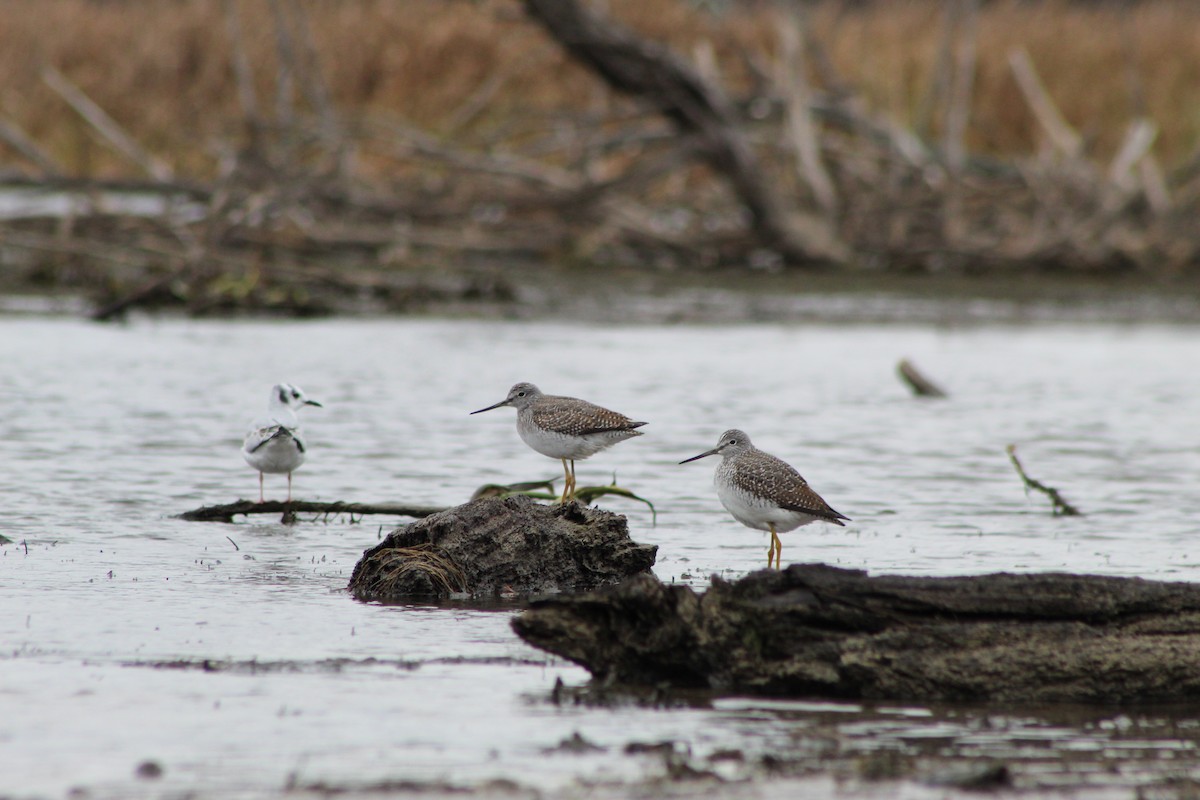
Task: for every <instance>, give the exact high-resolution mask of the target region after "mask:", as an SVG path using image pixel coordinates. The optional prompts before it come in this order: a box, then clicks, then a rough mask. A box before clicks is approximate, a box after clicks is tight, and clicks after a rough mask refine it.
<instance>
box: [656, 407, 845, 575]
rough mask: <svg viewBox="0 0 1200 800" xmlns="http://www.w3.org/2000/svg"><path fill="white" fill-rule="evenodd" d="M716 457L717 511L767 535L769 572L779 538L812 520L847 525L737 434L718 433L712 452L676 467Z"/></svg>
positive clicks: (791, 473)
mask: <svg viewBox="0 0 1200 800" xmlns="http://www.w3.org/2000/svg"><path fill="white" fill-rule="evenodd" d="M715 455H719V456H721V463H720V464H719V465H718V466H717V471H716V474H715V475H714V476H713V485H714V486H716V488H717V497H719V498H720V500H721V505H723V506H725V508H726V509H727V510H728V511H729V513H730V514H732V515H733V518H734V519H736V520H737V521H738V522H740V523H742V524H743V525H745V526H746V527H748V528H754V529H755V530H760V531H770V532H771V547H770V549H769V550H767V568H768V569H770V567H771V565H772V563H774V565H775V568H776V569H779V567H780V558H781V556H782V553H783V543H782V542H781V541H779V534H780V533H787V532H788V531H792V530H795V529H796V528H799V527H800V526H801V525H807V524H808V523H810V522H816V521H817V520H821V521H823V522H831V523H833V524H834V525H843V524H844V523H843V522H842V520H847V521H849V519H850V518H849V517H847V516H845V515H844V514H841V513H839V512H837V511H834V510H833V509H832V508H830V506H829V504H828V503H826V502H825V501H824V500H822V499H821V496H820V495H819V494H817V493H816V492H814V491H813V490H812V489H810V488H809V486H808V481H806V480H804V478H802V477H801V476H800V473H799V472H797V471H796V470H795V469H794V468H793V467H792V466H791V465H790V464H788V463H787V462H786V461H783V460H782V459H779V458H776V457H775V456H773V455H771V454H770V453H764V452H763V451H762V450H759V449H758V448H757V447H755V446H754V443H753V442H751V441H750V437H749V436H747V435H746V434H745V433H743V432H742V431H739V430H736V429H735V430H729V431H725V432H724V433H722V434H721V438H720V439H719V440H718V441H717V446H716V447H714V448H713V449H712V450H706V451H705V452H703V453H701V454H700V455H698V456H692V457H691V458H687V459H684V460H683V461H680V462H679V463H680V464H686V463H688V462H689V461H695V460H696V459H698V458H705V457H706V456H715Z"/></svg>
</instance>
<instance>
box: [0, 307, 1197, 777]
mask: <svg viewBox="0 0 1200 800" xmlns="http://www.w3.org/2000/svg"><path fill="white" fill-rule="evenodd" d="M547 343H553V346H548V344H547ZM1198 344H1200V331H1198V330H1197V329H1194V328H1190V327H1167V326H1154V325H1142V326H1121V327H1105V326H1101V325H1095V326H1088V325H1070V326H1067V325H1042V326H1035V327H1023V328H1020V329H1016V328H1008V327H1002V326H996V327H967V328H935V327H918V326H846V325H843V326H839V327H829V326H820V325H811V326H810V325H798V324H785V323H780V324H770V325H761V326H752V325H730V326H715V327H700V326H684V325H679V326H668V327H642V326H627V327H603V326H584V325H564V324H511V323H488V322H470V321H429V320H423V321H368V322H362V321H358V322H318V323H275V324H269V325H268V324H259V323H233V322H224V323H216V322H206V323H196V322H185V321H139V322H135V323H132V324H129V325H126V326H122V327H118V326H112V327H98V326H92V325H87V324H83V323H77V322H71V321H63V320H37V319H10V320H3V319H0V363H3V364H4V365H5V366H6V367H7V369H5V370H3V372H0V496H2V497H4V498H5V516H4V519H3V520H2V521H0V526H2V527H0V534H3V535H5V536H7V537H8V538H10V539H12V540H13V542H14V543H13V544H8V545H0V608H3V609H4V610H5V613H4V614H3V615H0V643H3V645H4V646H3V648H2V649H0V668H2V669H3V673H4V681H3V683H2V685H0V751H2V752H3V753H4V769H3V774H4V780H3V783H2V789H3V791H5V792H15V793H16V794H17V795H18V796H62V795H63V794H64V793H66V792H67V791H68V790H69V789H70V788H71V787H85V788H86V789H87V791H88V792H89V795H90V796H92V797H136V796H160V795H162V794H163V793H168V794H169V793H171V792H183V791H197V792H199V796H202V797H216V796H226V795H231V794H236V793H242V794H247V795H250V794H255V795H263V794H270V793H273V792H280V791H282V789H283V787H285V786H288V785H292V786H312V785H316V784H323V785H325V786H334V787H336V786H342V787H345V786H359V787H362V786H370V785H372V784H382V783H386V782H388V781H393V782H394V781H403V780H407V781H431V782H435V783H436V784H437V785H443V784H446V783H449V784H453V785H455V786H464V785H482V784H484V783H485V782H486V781H489V780H492V779H496V778H500V779H506V780H512V781H516V782H517V783H519V784H520V785H522V786H529V787H534V788H538V789H541V790H544V791H547V792H551V793H560V792H568V790H569V789H570V787H575V789H574V790H573V791H576V792H577V793H578V792H579V791H583V790H581V789H579V788H578V787H580V786H581V785H583V784H582V783H581V782H586V783H587V785H589V786H591V787H592V789H589V790H588V792H591V794H590V796H609V795H611V796H621V794H622V793H623V791H625V790H622V788H621V787H623V786H624V787H626V790H627V783H628V782H630V781H639V780H642V779H645V778H647V777H650V778H653V777H656V776H664V775H675V776H687V775H692V776H693V778H695V779H700V780H703V777H700V778H696V776H697V775H699V776H703V775H706V774H712V775H716V776H720V777H721V778H724V779H726V780H733V781H734V782H733V783H729V784H721V785H720V786H718V787H716V788H713V786H710V788H709V789H706V791H710V792H711V793H714V794H715V795H720V794H721V793H726V794H728V795H729V796H737V792H738V791H742V790H744V789H745V787H744V786H743V785H742V784H740V783H737V782H736V780H738V779H742V778H746V777H753V778H756V779H758V780H759V781H760V783H758V784H756V788H755V790H754V791H755V792H756V793H758V796H774V795H775V794H778V795H779V796H787V795H789V794H795V790H797V787H801V788H802V790H803V791H804V793H806V794H807V795H808V796H822V795H831V794H838V795H841V794H844V793H845V792H847V791H851V790H853V791H862V792H864V793H870V792H871V791H873V790H872V789H871V788H870V787H875V786H892V785H894V784H893V783H892V782H893V781H895V780H901V781H903V786H904V787H906V788H905V790H904V795H905V796H913V797H923V796H930V797H944V796H947V794H948V793H949V794H950V795H953V794H954V793H955V792H958V791H960V789H958V788H955V787H961V786H963V785H965V784H967V783H969V782H970V780H973V778H972V774H974V773H972V774H967V773H962V772H961V769H960V768H966V767H971V768H972V769H974V768H976V767H977V766H978V765H980V764H982V765H984V766H987V765H988V764H991V763H993V762H1000V763H1002V764H1004V765H1005V766H1006V767H1007V781H1008V782H1009V783H1010V784H1011V785H1012V786H1014V787H1016V788H1017V789H1018V790H1029V789H1038V790H1041V791H1042V792H1043V793H1045V792H1051V793H1054V792H1058V791H1059V790H1060V789H1061V790H1062V791H1063V792H1065V791H1068V790H1075V789H1078V788H1080V787H1084V788H1087V787H1096V790H1097V791H1098V792H1100V794H1099V795H1088V796H1103V793H1104V792H1107V791H1112V792H1116V793H1117V794H1114V795H1113V796H1128V792H1129V787H1142V788H1144V787H1147V786H1154V787H1157V788H1156V791H1159V790H1161V791H1167V789H1168V788H1169V787H1171V786H1178V785H1187V782H1188V781H1191V780H1195V779H1196V778H1197V777H1198V776H1200V758H1198V757H1197V754H1196V745H1197V740H1198V738H1200V733H1198V729H1200V723H1197V722H1196V719H1197V716H1196V714H1195V710H1194V709H1182V708H1170V709H1120V710H1113V709H1107V710H1105V709H1101V710H1099V711H1097V710H1095V709H1074V708H1070V709H1068V708H1049V709H1047V708H1036V709H1013V708H1011V707H1000V708H962V707H937V708H926V707H908V706H904V705H902V704H887V705H874V706H861V705H853V704H830V703H819V702H818V703H808V702H797V701H787V702H785V701H770V700H760V699H745V698H712V697H706V696H701V697H687V698H662V697H653V696H651V697H650V698H640V699H631V698H625V699H618V700H616V701H613V702H606V703H602V704H597V703H596V702H595V701H594V699H591V698H589V697H588V695H590V693H591V692H590V690H588V691H583V692H582V695H581V693H580V691H579V689H578V687H581V686H584V685H585V684H586V680H587V676H586V673H584V672H583V671H582V670H580V669H578V668H576V667H574V666H572V665H570V664H566V663H564V662H561V661H557V660H555V659H551V658H549V657H546V656H545V655H543V654H541V653H539V652H537V651H534V650H532V649H530V648H527V647H525V646H524V645H523V644H521V643H520V642H519V641H517V640H516V639H515V637H514V636H513V635H512V634H511V632H510V630H509V627H508V620H509V617H510V615H511V613H512V609H511V607H506V606H499V607H496V608H490V609H480V608H478V607H464V606H460V605H453V604H446V605H439V606H427V605H395V606H387V605H380V604H363V603H357V602H354V601H353V600H351V599H350V598H349V596H348V595H346V594H345V593H344V591H343V589H344V586H345V584H346V581H347V580H348V578H349V574H350V570H351V569H352V567H353V565H354V563H355V561H356V560H357V559H358V557H359V555H360V554H361V552H362V551H363V550H364V549H366V548H368V547H370V546H372V545H373V544H375V543H376V542H377V541H379V539H380V538H381V536H383V535H384V534H385V533H386V532H387V530H388V528H389V526H390V525H392V524H394V521H392V520H385V521H384V523H383V524H382V525H381V524H380V522H379V521H378V520H367V521H363V522H360V523H358V524H351V523H349V522H348V521H346V520H335V521H333V522H331V523H329V524H323V523H320V522H317V521H302V522H301V523H300V524H298V525H295V526H283V525H279V524H277V523H276V522H275V521H274V520H247V521H245V522H241V523H239V524H235V525H218V524H199V523H186V522H182V521H180V520H177V519H173V518H172V516H171V515H173V514H175V513H178V512H180V511H183V510H186V509H189V508H194V507H196V506H199V505H204V504H211V503H218V502H228V501H231V500H233V499H235V498H238V497H250V496H252V495H253V493H254V492H255V491H256V489H257V486H256V483H257V481H256V478H255V477H254V476H253V474H252V473H251V472H249V471H247V470H246V469H245V467H244V465H243V464H242V463H241V459H240V455H239V446H240V437H241V433H242V431H243V430H244V427H245V425H246V424H247V423H248V422H249V421H250V419H252V418H253V416H254V415H255V413H256V412H257V411H258V405H259V404H260V402H261V395H262V394H263V392H264V391H265V389H266V388H267V387H269V386H270V385H271V384H273V383H275V382H278V381H294V382H297V383H300V384H301V385H303V386H304V387H305V388H306V389H308V390H310V391H312V392H313V393H314V394H319V396H320V397H321V399H322V400H323V401H324V402H325V403H326V412H325V413H324V414H322V415H321V417H320V418H319V419H317V418H315V417H314V418H313V419H311V420H309V421H308V422H307V425H306V433H307V437H308V440H309V447H310V452H309V460H308V462H307V463H306V464H305V466H304V468H303V469H302V470H300V471H298V472H297V473H296V476H295V490H296V495H297V496H298V497H302V498H306V499H314V500H358V501H367V502H370V501H374V502H383V501H404V502H411V503H419V504H428V505H451V504H454V503H458V502H462V501H463V500H464V499H465V498H467V497H468V496H469V495H470V493H471V492H472V491H473V490H474V489H475V488H476V487H477V486H479V485H481V484H483V483H509V482H513V481H518V480H533V479H544V478H550V477H555V476H554V473H553V470H548V468H547V464H548V462H546V460H545V459H544V458H542V457H541V456H538V455H537V454H536V453H533V452H532V451H530V450H528V448H526V447H525V446H524V445H523V444H522V443H521V441H520V440H519V439H518V437H517V436H516V434H515V432H514V431H513V430H512V429H511V427H510V426H495V425H480V424H476V419H474V418H470V417H469V416H468V412H469V411H471V410H473V409H476V408H479V407H481V406H483V405H486V404H487V403H489V402H492V401H493V400H494V395H496V394H497V393H498V392H500V393H502V392H504V391H505V390H506V388H507V387H508V386H511V385H512V384H513V383H515V382H517V381H521V380H528V381H532V382H535V383H537V384H538V385H540V386H543V387H544V388H546V389H547V391H553V392H557V393H563V394H569V395H575V396H586V397H589V398H591V399H594V400H595V401H596V402H598V403H601V404H603V405H607V406H609V407H615V408H621V409H622V410H624V411H626V412H627V413H630V414H631V415H633V416H635V417H636V418H638V419H647V420H649V421H650V424H649V425H647V426H646V428H645V429H644V430H645V431H646V435H645V436H644V437H641V438H640V439H637V440H635V441H631V442H629V443H627V444H625V445H623V446H622V447H621V448H614V449H613V450H612V451H610V452H609V453H608V454H606V458H605V460H604V461H603V462H596V463H595V464H593V463H592V462H581V463H580V464H579V472H580V473H581V474H580V476H579V480H580V482H581V484H583V483H592V484H599V483H607V482H609V481H611V480H612V478H613V472H614V471H615V473H616V478H617V480H618V482H619V484H620V485H621V486H626V487H629V488H630V489H632V490H633V491H635V492H637V493H638V494H639V495H642V496H644V497H646V498H648V499H650V500H652V501H653V502H654V503H655V506H656V508H657V510H658V524H657V525H653V524H652V519H651V515H650V512H649V510H648V509H646V508H645V507H644V506H641V505H640V504H638V503H635V502H632V501H626V500H623V499H621V498H615V497H610V498H605V499H604V500H603V501H602V502H603V504H604V505H606V506H607V507H609V508H612V509H613V510H616V511H620V512H622V513H625V514H627V515H628V516H629V519H630V525H631V528H632V530H633V531H634V538H635V539H638V540H642V541H647V542H650V543H654V544H658V545H660V551H659V552H660V560H659V563H658V565H657V567H656V572H657V574H658V575H659V576H660V577H662V578H664V579H667V580H679V581H686V582H689V583H691V584H693V585H697V586H702V585H703V584H705V583H706V582H707V579H708V576H710V575H712V574H721V575H723V576H726V577H737V576H739V575H742V574H744V573H746V572H747V571H750V570H753V569H757V568H759V567H760V566H761V565H762V562H763V558H764V557H765V555H766V548H767V538H766V534H760V533H758V532H755V531H750V530H747V529H745V528H742V527H741V526H739V525H737V524H736V523H735V522H733V521H732V520H731V519H729V517H728V516H727V515H726V514H725V512H724V511H723V510H722V509H721V508H720V506H719V504H718V503H717V501H716V499H715V498H714V496H713V492H712V488H711V472H710V470H706V469H697V470H692V469H688V468H687V467H678V466H677V464H676V462H677V461H679V460H680V459H682V458H684V457H686V456H688V455H694V454H695V453H696V452H699V451H701V450H703V449H705V448H707V447H710V446H711V443H712V442H713V441H715V439H716V437H717V435H718V434H719V433H720V432H721V431H723V430H726V429H728V428H731V427H738V428H742V429H744V430H746V431H747V432H748V433H749V434H750V435H751V436H752V437H753V438H754V440H755V441H756V442H757V443H759V444H760V445H761V446H762V447H764V449H769V450H770V451H771V452H774V453H776V454H778V455H779V456H781V457H783V458H785V459H786V460H788V461H789V462H791V463H793V464H795V465H796V467H797V468H798V469H799V470H800V472H801V473H802V474H804V476H805V477H806V478H808V479H809V480H810V481H812V482H813V484H814V485H817V486H820V487H821V490H822V492H823V493H825V494H827V496H831V497H836V498H838V508H839V510H842V511H844V512H845V513H846V514H847V515H848V516H850V517H852V518H853V520H854V521H853V522H852V523H850V524H849V525H848V527H847V528H846V529H845V530H842V529H837V530H833V529H830V530H814V528H815V526H809V527H807V528H802V529H800V530H798V531H796V532H793V533H790V534H784V535H783V539H784V544H785V551H786V552H787V553H788V555H789V557H791V558H793V559H795V560H802V561H823V562H827V563H832V564H837V565H840V566H847V567H857V568H863V569H868V570H871V571H872V572H876V573H883V572H897V573H909V574H924V575H944V574H959V573H972V572H987V571H998V570H1009V571H1014V570H1015V571H1030V570H1072V571H1080V572H1098V573H1106V574H1118V575H1140V576H1145V577H1152V578H1162V579H1171V580H1197V579H1200V549H1197V547H1196V545H1195V524H1194V520H1195V519H1196V518H1198V516H1197V515H1198V514H1200V494H1198V493H1197V492H1196V491H1195V490H1194V487H1195V480H1196V476H1197V475H1198V474H1200V447H1197V442H1196V440H1195V436H1194V435H1193V433H1192V432H1193V431H1194V430H1195V420H1196V419H1198V418H1200V391H1198V390H1200V386H1198V385H1197V382H1198V381H1200V377H1197V374H1196V372H1195V370H1187V369H1182V368H1181V365H1185V364H1190V363H1192V361H1193V360H1194V358H1195V353H1196V352H1197V345H1198ZM903 356H908V357H911V358H913V359H914V360H915V361H916V362H917V363H918V364H920V365H921V367H922V369H923V370H925V371H926V372H927V373H928V374H929V375H930V377H932V378H935V379H936V380H938V382H939V383H941V384H942V385H943V386H944V387H945V388H946V389H947V390H948V391H949V392H950V398H949V399H948V400H945V401H917V400H914V399H912V398H911V397H909V396H908V394H907V391H906V390H905V389H904V387H903V386H901V385H900V384H899V383H898V382H897V381H896V379H895V377H894V374H893V369H894V366H895V363H896V361H898V360H899V358H901V357H903ZM1009 443H1015V444H1017V445H1018V446H1019V448H1020V453H1021V457H1022V460H1023V461H1024V463H1025V466H1026V468H1027V469H1028V470H1029V471H1030V473H1031V474H1033V475H1034V476H1036V477H1038V478H1040V479H1042V480H1044V481H1045V482H1047V483H1050V484H1052V485H1055V486H1057V487H1058V488H1059V489H1060V490H1062V491H1063V493H1064V494H1065V495H1066V497H1067V498H1068V499H1069V500H1070V501H1071V502H1072V503H1074V504H1075V505H1077V506H1079V507H1080V508H1081V509H1082V510H1083V511H1084V512H1085V513H1086V514H1087V516H1084V517H1081V518H1073V519H1063V518H1055V517H1052V516H1051V515H1050V513H1049V506H1048V504H1047V503H1046V502H1045V499H1044V498H1043V497H1041V496H1028V497H1027V496H1026V495H1025V494H1024V492H1023V490H1022V487H1021V484H1020V481H1019V479H1018V478H1017V476H1016V475H1015V473H1014V472H1013V471H1012V468H1011V466H1010V465H1009V463H1008V462H1007V459H1006V456H1005V454H1004V446H1005V445H1006V444H1009ZM692 466H695V465H692ZM559 477H561V476H559ZM559 679H561V680H562V681H563V683H564V685H565V688H564V689H559V690H557V691H556V690H555V685H556V681H558V680H559ZM556 700H557V702H556ZM576 734H578V737H577V738H578V739H579V740H582V742H583V744H580V743H579V742H578V741H576V738H575V735H576ZM564 742H568V745H566V746H564V745H563V743H564ZM570 742H576V744H575V745H570V744H569V743H570ZM662 742H671V743H673V744H672V745H671V746H670V747H667V748H661V747H660V748H656V747H654V746H653V745H656V744H658V743H662ZM631 743H640V744H641V746H635V747H633V748H629V747H628V746H629V745H630V744H631ZM587 744H590V745H593V746H592V747H587V746H585V745H587ZM146 760H153V761H154V762H155V763H157V764H160V765H161V766H162V767H163V770H164V773H163V775H162V777H161V778H160V779H158V780H155V781H152V782H147V781H146V780H144V779H140V778H138V777H136V776H135V769H136V768H137V766H138V765H139V764H141V763H142V762H144V761H146ZM689 770H690V771H689ZM956 770H960V771H959V772H956ZM964 774H966V777H965V778H964V777H963V775H964ZM976 777H977V776H976ZM994 777H995V776H994V775H993V778H994ZM708 780H710V781H711V780H712V779H711V778H710V779H708ZM1180 782H1182V783H1180ZM706 785H708V784H706ZM738 787H742V788H741V789H739V788H738ZM961 791H964V792H965V791H966V790H965V789H962V790H961ZM606 793H607V794H606ZM889 794H890V791H884V796H888V795H889ZM1155 796H1158V795H1155Z"/></svg>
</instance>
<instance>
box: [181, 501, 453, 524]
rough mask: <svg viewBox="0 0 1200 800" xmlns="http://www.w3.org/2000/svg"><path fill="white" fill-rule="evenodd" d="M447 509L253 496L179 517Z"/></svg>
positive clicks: (416, 513)
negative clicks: (260, 499) (256, 498)
mask: <svg viewBox="0 0 1200 800" xmlns="http://www.w3.org/2000/svg"><path fill="white" fill-rule="evenodd" d="M444 510H445V509H444V508H442V507H440V506H410V505H404V504H400V503H345V502H342V501H340V500H338V501H334V502H332V503H318V502H312V501H308V500H291V501H281V500H268V501H266V502H265V503H256V502H254V501H253V500H238V501H237V502H234V503H226V504H225V505H219V506H203V507H201V508H197V509H193V510H192V511H185V512H183V513H182V514H180V515H179V519H185V520H188V521H191V522H233V518H234V517H235V516H237V515H238V514H245V515H250V514H283V515H284V518H285V519H289V518H291V517H293V516H294V515H295V514H297V513H300V512H303V513H312V514H325V515H330V514H349V515H351V516H353V515H355V514H362V515H365V514H388V515H391V516H396V517H417V518H420V517H428V516H429V515H430V514H436V513H438V512H439V511H444Z"/></svg>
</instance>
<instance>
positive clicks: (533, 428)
mask: <svg viewBox="0 0 1200 800" xmlns="http://www.w3.org/2000/svg"><path fill="white" fill-rule="evenodd" d="M501 406H513V407H514V408H516V409H517V433H518V434H520V436H521V439H522V441H524V442H525V444H527V445H529V446H530V447H531V448H533V449H534V450H536V451H537V452H539V453H541V454H542V455H544V456H549V457H550V458H557V459H559V460H560V461H562V465H563V480H564V483H563V493H562V497H561V498H560V499H559V502H560V503H565V502H567V501H568V500H570V499H572V498H573V497H574V496H575V462H576V461H577V460H583V459H585V458H587V457H588V456H591V455H595V454H596V453H599V452H600V451H601V450H606V449H607V448H609V447H612V446H613V445H614V444H616V443H617V442H623V441H625V440H626V439H631V438H633V437H634V436H641V435H642V432H641V431H639V430H635V428H640V427H642V426H643V425H645V424H646V423H645V422H637V421H636V420H632V419H630V418H629V417H627V416H625V415H624V414H618V413H617V412H616V411H609V410H608V409H607V408H601V407H600V406H598V405H594V404H592V403H589V402H587V401H586V400H579V399H578V398H575V397H558V396H556V395H552V394H542V391H541V390H540V389H538V387H536V386H534V385H533V384H532V383H518V384H516V385H515V386H513V387H512V388H511V389H509V390H508V397H506V398H504V399H503V400H501V401H500V402H499V403H494V404H493V405H490V406H488V407H487V408H481V409H479V410H478V411H472V412H471V413H472V414H482V413H483V412H484V411H491V410H492V409H493V408H500V407H501Z"/></svg>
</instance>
